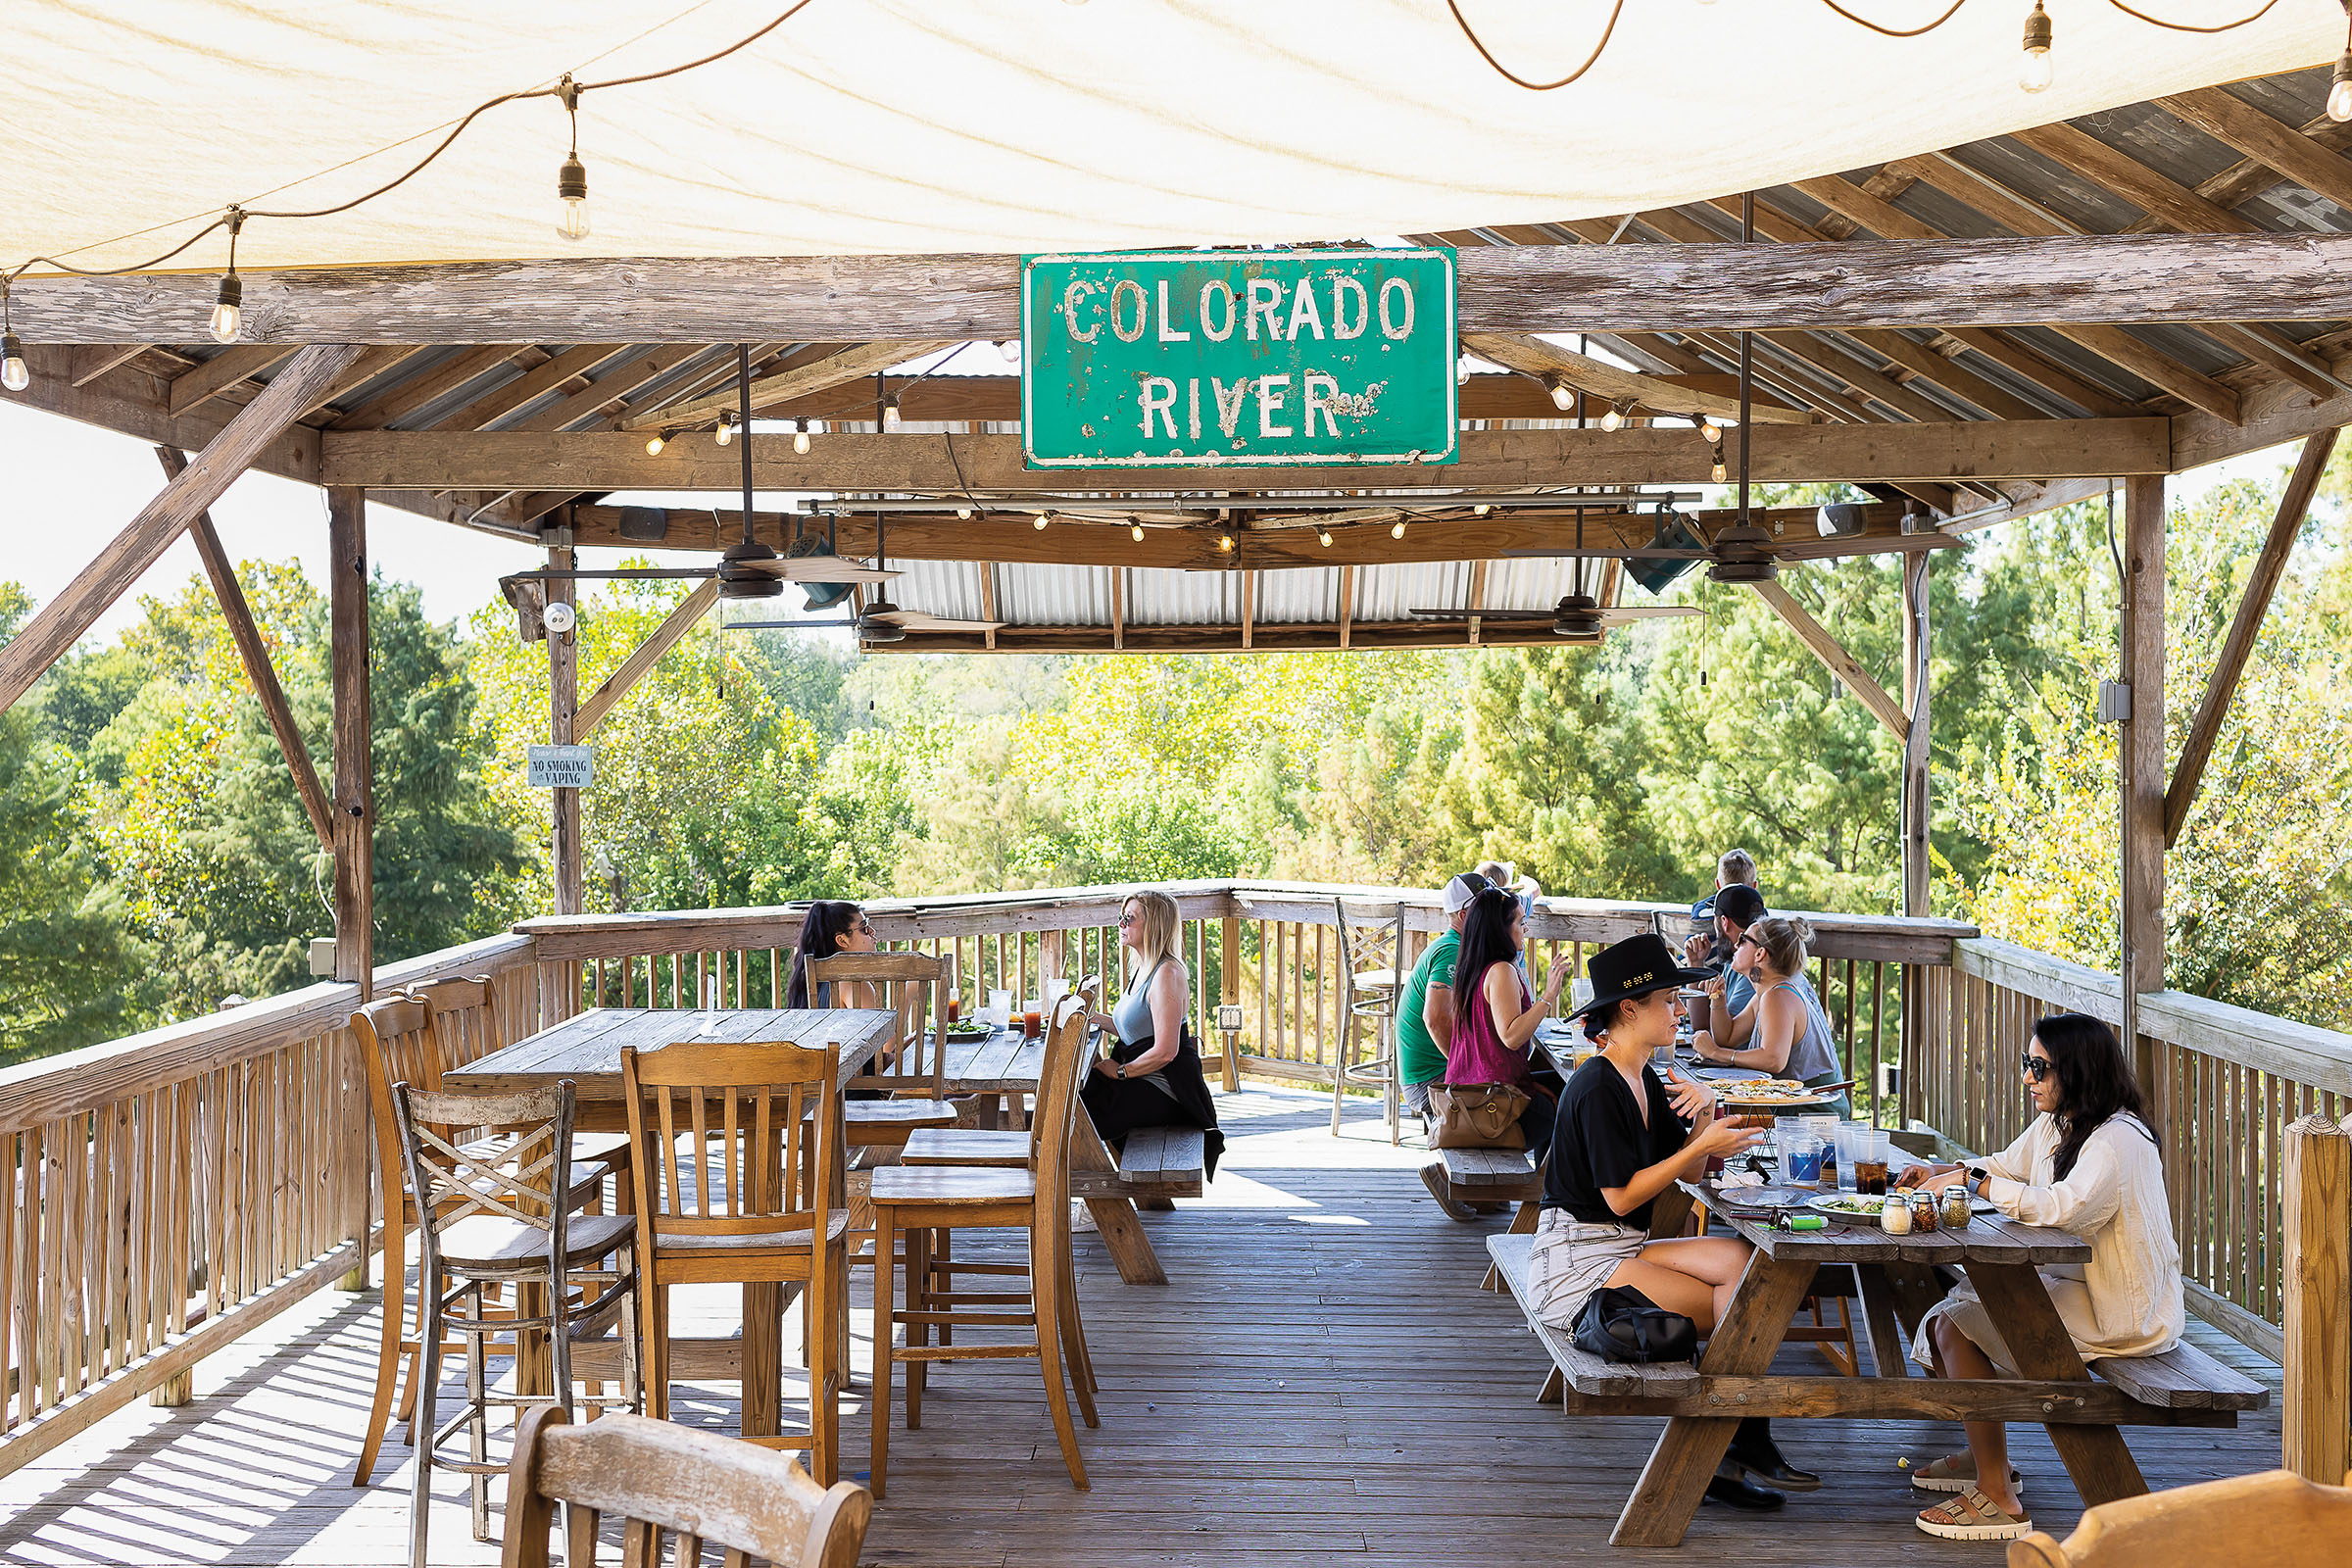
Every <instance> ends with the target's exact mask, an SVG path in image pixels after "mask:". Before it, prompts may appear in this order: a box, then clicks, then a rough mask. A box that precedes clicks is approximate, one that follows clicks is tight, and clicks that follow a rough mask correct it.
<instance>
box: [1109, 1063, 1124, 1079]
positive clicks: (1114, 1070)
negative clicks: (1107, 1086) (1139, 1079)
mask: <svg viewBox="0 0 2352 1568" xmlns="http://www.w3.org/2000/svg"><path fill="white" fill-rule="evenodd" d="M1111 1076H1112V1077H1114V1078H1121V1079H1124V1078H1125V1077H1126V1076H1127V1064H1126V1063H1125V1062H1123V1061H1122V1062H1117V1063H1114V1064H1113V1065H1112V1067H1111Z"/></svg>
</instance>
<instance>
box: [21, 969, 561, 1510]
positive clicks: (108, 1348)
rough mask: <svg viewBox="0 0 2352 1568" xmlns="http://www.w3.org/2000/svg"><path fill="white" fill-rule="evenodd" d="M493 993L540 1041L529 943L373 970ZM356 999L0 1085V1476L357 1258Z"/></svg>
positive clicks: (136, 1046) (271, 1013) (361, 1254)
mask: <svg viewBox="0 0 2352 1568" xmlns="http://www.w3.org/2000/svg"><path fill="white" fill-rule="evenodd" d="M480 974H487V975H491V976H493V977H495V978H496V979H497V980H498V982H499V985H500V993H501V1002H502V1004H503V1005H504V1012H505V1016H506V1018H507V1020H508V1027H509V1029H510V1031H511V1032H517V1031H518V1032H528V1031H529V1030H531V1029H535V1028H537V1027H539V1022H540V1018H541V1015H542V1008H541V1005H540V998H539V992H538V976H537V973H536V970H535V968H534V966H533V964H532V960H531V943H530V940H529V939H528V938H526V937H520V936H507V937H498V938H494V939H492V940H489V941H485V942H476V943H472V944H469V945H467V946H466V947H462V948H453V949H450V950H448V951H445V952H442V953H437V954H432V955H430V956H426V957H422V958H417V959H413V960H411V961H409V962H406V963H400V964H392V965H387V966H385V967H384V968H383V969H381V970H379V971H378V973H377V977H376V986H377V989H378V990H379V991H383V990H390V989H393V988H397V987H400V986H405V985H413V984H417V983H421V982H423V981H426V980H433V979H440V978H444V977H447V976H454V975H480ZM358 1001H359V988H358V987H357V986H355V985H316V986H310V987H307V988H306V989H304V990H301V991H297V992H293V993H291V994H290V995H287V996H283V997H274V998H271V999H270V1000H269V1001H266V1002H256V1003H250V1004H247V1005H243V1006H239V1007H235V1008H232V1009H230V1010H228V1011H225V1012H220V1013H216V1014H214V1015H212V1016H210V1017H206V1018H201V1019H196V1020H193V1021H191V1022H188V1023H182V1024H173V1025H171V1026H169V1027H167V1028H162V1029H156V1030H151V1031H149V1032H148V1033H146V1034H142V1035H134V1036H132V1037H131V1038H129V1039H127V1040H119V1041H116V1042H113V1043H112V1044H109V1045H103V1046H93V1047H91V1048H89V1049H88V1050H85V1051H77V1052H73V1053H72V1054H67V1055H62V1056H52V1057H49V1058H47V1059H46V1060H41V1061H34V1062H30V1063H26V1064H25V1065H23V1066H18V1067H13V1068H10V1069H8V1070H7V1071H6V1072H4V1073H0V1163H4V1164H5V1167H6V1168H8V1169H11V1170H13V1171H14V1173H15V1175H16V1184H15V1190H14V1193H13V1195H12V1198H11V1201H9V1202H8V1203H7V1204H5V1205H0V1316H4V1317H5V1321H6V1325H7V1333H6V1335H5V1336H0V1345H4V1347H5V1350H6V1360H5V1369H4V1370H5V1381H4V1382H0V1396H4V1397H5V1406H4V1408H0V1473H5V1472H7V1471H10V1470H13V1469H15V1468H17V1467H18V1466H20V1465H23V1464H25V1463H26V1462H27V1461H29V1460H31V1459H33V1458H35V1457H37V1456H39V1455H40V1454H42V1453H44V1452H46V1451H48V1450H49V1449H50V1448H52V1447H54V1446H57V1445H58V1444H59V1443H62V1442H64V1441H65V1440H66V1439H68V1438H70V1437H72V1436H73V1435H74V1434H75V1433H77V1432H80V1431H82V1430H84V1429H85V1428H87V1427H88V1426H89V1425H90V1424H91V1423H92V1422H94V1421H97V1420H98V1419H100V1418H101V1417H103V1416H105V1415H107V1414H108V1413H110V1412H112V1411H114V1410H117V1409H120V1408H122V1407H123V1405H125V1404H128V1403H129V1402H130V1401H131V1400H132V1399H134V1398H136V1397H139V1396H140V1395H142V1394H149V1393H155V1392H157V1391H163V1390H167V1389H168V1388H169V1386H171V1385H172V1384H173V1383H174V1382H175V1380H180V1379H183V1378H184V1376H185V1374H186V1373H187V1371H188V1369H189V1368H191V1367H193V1366H194V1365H195V1364H196V1362H197V1361H199V1360H201V1359H202V1358H203V1357H204V1356H206V1355H209V1354H211V1353H212V1352H214V1351H215V1350H218V1349H220V1348H222V1347H223V1346H226V1345H228V1344H230V1343H231V1342H232V1341H234V1340H236V1339H237V1338H238V1337H239V1336H241V1335H243V1334H245V1333H247V1332H249V1331H250V1330H252V1329H253V1328H255V1327H256V1326H258V1325H260V1324H261V1323H264V1322H267V1321H268V1320H269V1319H270V1318H271V1317H273V1316H275V1315H276V1314H277V1313H278V1312H280V1311H282V1310H283V1309H284V1308H285V1307H287V1306H288V1305H290V1304H292V1303H293V1302H295V1301H297V1300H300V1299H302V1298H303V1297H305V1296H308V1295H309V1294H311V1293H312V1292H313V1291H315V1290H317V1289H318V1288H319V1286H321V1285H323V1284H326V1283H328V1282H329V1281H332V1280H334V1279H335V1278H337V1277H338V1276H340V1275H343V1274H346V1273H348V1272H350V1271H351V1270H352V1269H354V1268H355V1267H357V1266H359V1265H360V1264H361V1263H362V1262H363V1261H364V1260H365V1256H366V1247H367V1245H368V1238H369V1234H370V1233H369V1214H370V1201H369V1191H368V1189H369V1177H368V1139H367V1137H366V1136H365V1134H366V1131H367V1118H368V1108H367V1085H366V1082H365V1080H364V1079H363V1078H362V1077H361V1075H360V1070H359V1065H358V1061H357V1058H356V1057H355V1056H354V1054H353V1051H352V1046H351V1039H350V1031H349V1029H348V1028H347V1027H346V1022H347V1020H348V1019H349V1017H350V1015H351V1012H352V1009H353V1007H354V1006H356V1005H358Z"/></svg>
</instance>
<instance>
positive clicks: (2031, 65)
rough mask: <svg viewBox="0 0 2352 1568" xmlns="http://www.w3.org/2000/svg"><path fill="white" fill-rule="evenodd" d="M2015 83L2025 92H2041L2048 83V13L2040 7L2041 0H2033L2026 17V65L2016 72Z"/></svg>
mask: <svg viewBox="0 0 2352 1568" xmlns="http://www.w3.org/2000/svg"><path fill="white" fill-rule="evenodd" d="M2017 84H2018V86H2020V87H2022V88H2024V89H2025V90H2026V91H2027V92H2042V91H2045V90H2046V89H2047V88H2048V87H2049V85H2050V14H2049V13H2048V12H2046V11H2044V10H2042V9H2041V0H2034V9H2033V11H2032V12H2030V13H2029V14H2028V15H2027V17H2026V65H2025V69H2024V70H2022V71H2020V72H2019V73H2017Z"/></svg>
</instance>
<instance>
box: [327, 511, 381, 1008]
mask: <svg viewBox="0 0 2352 1568" xmlns="http://www.w3.org/2000/svg"><path fill="white" fill-rule="evenodd" d="M367 506H368V499H367V492H365V491H362V490H355V489H351V488H349V487H347V486H342V485H338V486H335V487H333V488H331V489H329V490H328V491H327V492H326V556H327V579H326V603H327V624H328V645H327V654H328V663H329V672H330V675H331V678H332V681H333V685H334V727H335V745H334V751H335V768H334V772H335V793H334V824H335V978H336V979H337V980H341V981H346V982H349V983H351V984H354V985H357V986H358V987H359V988H360V1000H361V1001H363V1002H365V1001H367V1000H368V998H369V997H370V996H372V995H373V992H374V982H375V846H374V837H375V800H374V773H375V756H374V745H373V737H372V735H371V734H370V732H369V726H370V716H369V715H370V709H369V704H370V698H369V695H368V514H367Z"/></svg>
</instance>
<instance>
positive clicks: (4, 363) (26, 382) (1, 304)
mask: <svg viewBox="0 0 2352 1568" xmlns="http://www.w3.org/2000/svg"><path fill="white" fill-rule="evenodd" d="M30 385H32V367H30V366H28V365H26V364H25V345H24V344H23V343H20V342H18V341H17V328H16V324H15V323H14V322H13V321H11V320H10V319H9V314H8V279H7V278H5V277H0V386H4V387H6V388H8V390H10V391H11V392H22V391H24V390H25V388H26V387H28V386H30Z"/></svg>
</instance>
